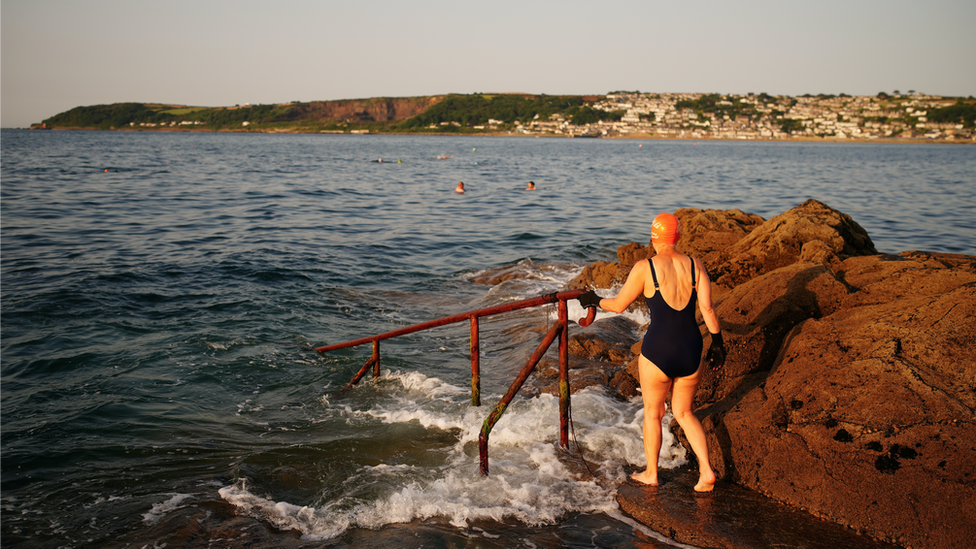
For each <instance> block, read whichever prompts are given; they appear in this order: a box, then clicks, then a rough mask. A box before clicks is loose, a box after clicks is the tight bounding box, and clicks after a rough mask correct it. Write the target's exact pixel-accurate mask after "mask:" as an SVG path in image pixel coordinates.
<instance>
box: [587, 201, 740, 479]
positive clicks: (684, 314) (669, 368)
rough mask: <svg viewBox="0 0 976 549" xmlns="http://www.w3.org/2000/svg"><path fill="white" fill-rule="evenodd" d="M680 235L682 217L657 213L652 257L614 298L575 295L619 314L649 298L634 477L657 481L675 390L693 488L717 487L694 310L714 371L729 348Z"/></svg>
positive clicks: (707, 287)
mask: <svg viewBox="0 0 976 549" xmlns="http://www.w3.org/2000/svg"><path fill="white" fill-rule="evenodd" d="M680 237H681V231H680V224H679V223H678V218H676V217H675V216H673V215H671V214H668V213H662V214H661V215H659V216H657V217H656V218H654V223H653V224H652V225H651V246H652V247H653V248H654V251H655V255H654V257H652V258H651V259H644V260H641V261H638V262H637V263H636V264H635V265H634V267H633V269H632V270H631V271H630V274H629V275H628V276H627V281H626V282H624V285H623V287H622V288H620V290H619V291H618V292H617V295H616V297H612V298H607V299H602V298H600V296H598V295H597V294H596V293H595V292H594V291H593V290H590V291H589V292H587V293H585V294H583V295H581V296H580V297H579V298H578V299H579V301H580V304H581V305H583V306H584V307H599V308H601V309H604V310H607V311H612V312H615V313H622V312H623V311H624V310H625V309H627V307H628V306H629V305H630V304H631V303H632V302H633V301H634V300H636V299H638V298H640V297H643V298H644V301H645V303H646V304H647V309H648V315H649V316H650V318H651V324H650V327H648V329H647V333H646V334H645V335H644V341H643V343H642V344H641V354H640V356H639V357H638V362H637V367H638V373H639V381H640V387H641V395H642V398H643V400H644V427H643V434H644V457H645V458H646V460H647V468H646V469H645V470H643V471H641V472H639V473H634V474H632V475H631V476H630V478H632V479H633V480H635V481H637V482H640V483H642V484H649V485H651V486H657V484H658V474H657V470H658V459H659V457H660V455H661V443H662V441H661V437H662V435H661V419H662V418H663V417H664V412H665V409H666V408H665V400H666V398H667V396H668V393H671V413H672V414H673V415H674V418H675V419H676V420H677V421H678V425H680V426H681V428H682V429H683V430H684V432H685V436H686V437H687V439H688V443H689V444H690V445H691V449H692V451H693V452H694V453H695V457H696V458H698V483H697V484H695V488H694V490H695V491H696V492H710V491H711V490H712V489H713V488H714V487H715V480H716V474H715V470H714V469H712V466H711V464H710V463H709V461H708V442H707V438H706V436H705V430H704V428H703V427H702V424H701V421H699V419H698V417H697V416H695V413H694V409H693V405H694V401H695V392H696V391H697V390H698V384H699V382H700V381H701V379H702V375H703V370H704V368H703V366H702V364H701V351H702V347H703V341H702V336H701V332H700V331H699V329H698V322H697V320H696V318H695V310H696V309H697V310H698V311H699V312H700V313H701V318H702V321H704V323H705V327H706V328H707V329H708V332H709V333H710V334H711V347H710V348H709V349H708V353H707V354H706V356H705V361H706V362H707V363H708V364H709V366H711V368H712V370H717V369H719V368H721V367H722V365H723V364H724V363H725V355H726V350H725V343H724V342H723V341H722V329H721V324H720V322H719V318H718V315H717V314H716V313H715V309H714V308H713V306H712V290H711V282H710V281H709V279H708V273H706V272H705V268H704V266H703V265H702V263H701V261H699V260H697V259H693V258H691V257H688V256H686V255H684V254H681V253H679V252H678V251H677V250H676V249H675V246H676V245H677V243H678V239H679V238H680ZM648 294H649V295H648ZM673 305H674V306H673ZM675 306H676V307H675Z"/></svg>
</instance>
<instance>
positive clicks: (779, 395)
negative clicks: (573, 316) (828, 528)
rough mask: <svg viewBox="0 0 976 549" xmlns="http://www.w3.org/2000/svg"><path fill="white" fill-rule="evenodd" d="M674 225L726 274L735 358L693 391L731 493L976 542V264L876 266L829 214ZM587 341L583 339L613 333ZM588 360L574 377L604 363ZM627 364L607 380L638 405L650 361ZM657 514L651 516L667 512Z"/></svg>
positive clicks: (594, 283)
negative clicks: (739, 490) (639, 372)
mask: <svg viewBox="0 0 976 549" xmlns="http://www.w3.org/2000/svg"><path fill="white" fill-rule="evenodd" d="M675 214H676V215H677V216H678V218H679V219H681V222H682V227H683V232H684V235H685V236H684V237H683V238H682V241H681V242H680V243H679V246H678V249H679V251H683V252H684V253H688V254H691V255H695V256H696V257H699V258H700V259H702V261H703V263H704V264H705V266H706V268H707V269H708V271H709V273H710V275H711V277H712V280H713V301H714V302H715V307H716V310H717V312H718V314H719V317H720V318H721V320H722V326H723V332H724V336H725V342H726V345H727V346H728V349H729V356H728V360H727V362H726V365H725V367H724V368H723V369H722V370H720V371H718V372H710V371H709V372H706V374H705V375H704V376H703V381H702V383H701V386H700V387H699V391H698V394H697V395H696V404H697V405H698V410H697V411H698V415H699V417H701V418H702V423H703V425H704V426H705V429H706V432H707V434H708V438H709V440H708V442H709V451H710V454H711V456H710V461H711V462H712V465H713V466H714V467H715V468H716V472H718V473H719V474H720V476H721V477H722V478H723V479H724V481H726V482H733V483H736V484H738V485H740V486H744V487H747V488H750V489H752V490H755V491H756V492H759V493H762V494H766V495H768V496H770V497H771V498H773V499H775V500H778V501H780V502H783V503H787V504H789V505H791V506H794V507H796V508H801V509H805V510H806V511H808V512H809V513H811V514H813V515H815V516H817V517H821V518H824V519H828V520H831V521H833V522H836V523H839V524H842V525H846V526H849V527H851V528H854V529H856V530H858V531H861V532H865V533H868V534H870V535H872V536H875V537H877V538H880V539H885V540H890V541H894V542H896V543H899V544H903V545H907V546H912V547H932V548H946V549H948V548H953V547H963V546H968V545H970V544H971V543H972V540H973V539H974V538H976V518H974V517H976V498H974V497H973V490H974V486H976V335H974V334H976V314H974V312H976V257H972V256H963V255H950V254H930V253H925V252H904V253H902V254H899V255H886V254H878V253H877V252H876V251H875V249H874V246H873V244H872V243H871V240H870V238H868V236H867V234H866V233H865V232H864V230H863V229H862V228H861V227H860V226H858V225H857V223H855V222H854V221H853V220H852V219H851V218H850V217H849V216H847V215H845V214H842V213H840V212H837V211H836V210H833V209H831V208H829V207H828V206H826V205H824V204H822V203H819V202H816V201H808V202H806V203H804V204H802V205H800V206H798V207H797V208H794V209H792V210H790V211H788V212H785V213H784V214H782V215H779V216H776V217H775V218H773V219H770V220H769V221H765V222H763V221H762V220H761V219H759V218H756V217H755V216H750V215H747V214H743V213H742V212H739V211H714V210H709V211H701V210H679V211H677V212H675ZM646 251H647V248H646V246H642V245H639V244H630V245H627V246H623V247H621V250H620V251H618V257H620V260H621V261H620V262H619V263H601V264H595V265H591V266H590V267H588V268H587V269H585V270H584V272H583V273H582V274H581V275H580V277H578V279H577V280H576V281H574V284H573V286H574V287H593V288H609V287H612V285H613V284H614V283H619V282H620V281H622V280H623V279H625V278H626V274H627V272H628V271H629V269H630V265H632V264H633V262H635V261H637V260H640V259H642V256H643V257H646ZM596 324H599V322H598V323H595V324H594V325H596ZM588 330H590V329H587V330H583V331H582V334H581V335H578V336H576V337H579V338H584V339H585V338H597V339H599V338H601V337H602V336H601V335H600V334H599V333H598V332H593V331H588ZM705 331H706V330H705V329H704V327H703V328H702V332H703V335H704V332H705ZM704 337H705V338H706V347H707V343H708V336H707V335H705V336H704ZM639 345H640V342H639V341H638V342H636V343H635V344H634V346H633V347H631V350H630V353H629V356H630V357H636V356H637V353H639ZM578 347H579V346H578ZM581 354H582V355H583V356H580V357H579V358H576V357H574V358H573V361H574V363H578V364H580V365H582V367H583V368H590V367H593V362H592V358H593V357H592V356H589V354H585V353H581ZM612 358H613V357H610V356H608V357H607V360H605V361H604V362H602V367H603V368H604V369H605V370H608V373H607V374H606V375H605V376H604V377H605V379H607V380H609V381H608V384H609V385H610V386H612V387H613V388H614V389H616V390H617V391H618V392H619V393H620V394H621V395H623V396H632V395H633V394H635V387H634V385H635V380H634V378H635V377H636V359H631V360H630V362H629V364H628V363H626V360H619V359H617V360H610V359H612ZM625 364H626V365H625ZM574 375H575V374H574ZM584 377H593V376H584ZM672 428H673V429H675V430H677V425H676V424H673V425H672ZM679 436H680V433H679ZM686 446H687V444H686ZM718 489H721V487H719V488H717V490H718ZM625 492H626V491H622V492H621V496H619V498H624V499H626V498H627V497H631V496H627V495H626V493H625ZM632 497H643V496H640V495H639V494H637V495H632ZM619 498H618V499H619ZM629 503H633V502H622V504H621V505H622V507H624V508H625V509H626V508H639V507H641V506H640V505H636V503H635V505H629ZM655 509H656V510H646V509H645V510H644V511H641V512H642V513H644V514H647V513H651V514H653V513H655V512H661V513H667V512H669V511H668V509H667V506H661V507H656V508H655ZM672 511H673V509H672ZM674 518H675V517H674V516H670V517H667V518H666V519H665V520H663V522H662V523H666V522H668V521H671V522H672V523H673V522H674ZM645 520H653V519H651V518H649V517H645ZM700 534H701V532H698V533H697V534H696V533H695V532H694V531H692V532H691V533H689V534H687V535H688V537H686V538H685V539H684V540H682V539H679V541H687V542H690V543H693V542H694V541H693V540H694V539H696V538H695V536H696V535H699V536H700ZM697 539H701V538H700V537H699V538H697Z"/></svg>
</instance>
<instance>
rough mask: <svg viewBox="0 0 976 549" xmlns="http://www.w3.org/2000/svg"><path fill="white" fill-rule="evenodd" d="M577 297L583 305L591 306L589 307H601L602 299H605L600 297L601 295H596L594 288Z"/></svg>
mask: <svg viewBox="0 0 976 549" xmlns="http://www.w3.org/2000/svg"><path fill="white" fill-rule="evenodd" d="M576 299H578V300H579V302H580V305H582V306H583V307H586V308H589V307H599V306H600V300H601V299H603V298H602V297H600V296H598V295H596V292H594V291H593V290H590V291H588V292H586V293H585V294H583V295H581V296H579V297H577V298H576Z"/></svg>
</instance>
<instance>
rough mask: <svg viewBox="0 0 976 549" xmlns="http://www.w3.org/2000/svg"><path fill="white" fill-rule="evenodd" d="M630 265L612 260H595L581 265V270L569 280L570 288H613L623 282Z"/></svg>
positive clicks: (628, 272)
mask: <svg viewBox="0 0 976 549" xmlns="http://www.w3.org/2000/svg"><path fill="white" fill-rule="evenodd" d="M628 274H630V267H628V266H626V265H623V264H620V263H615V262H612V261H597V262H596V263H590V264H589V265H587V266H586V267H583V271H582V272H581V273H580V274H578V275H576V278H574V279H573V280H571V281H570V282H569V288H570V289H576V288H582V289H587V290H592V289H595V288H613V287H616V286H619V285H621V284H623V283H624V282H625V281H626V280H627V275H628Z"/></svg>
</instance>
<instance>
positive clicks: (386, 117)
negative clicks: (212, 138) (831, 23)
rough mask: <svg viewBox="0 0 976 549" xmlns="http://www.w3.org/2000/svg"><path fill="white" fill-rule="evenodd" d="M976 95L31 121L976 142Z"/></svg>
mask: <svg viewBox="0 0 976 549" xmlns="http://www.w3.org/2000/svg"><path fill="white" fill-rule="evenodd" d="M974 118H976V99H973V98H972V97H969V98H958V97H941V96H935V95H927V94H922V93H916V92H914V91H910V92H908V93H907V94H901V93H900V92H898V91H895V92H893V93H891V94H887V93H884V92H882V93H879V94H877V95H873V96H850V95H846V94H840V95H823V94H821V95H816V96H814V95H809V94H808V95H802V96H797V97H791V96H782V95H780V96H774V95H769V94H766V93H760V94H753V93H750V94H743V95H736V94H718V93H640V92H612V93H608V94H605V95H589V96H546V95H532V94H472V95H458V94H448V95H442V96H424V97H407V98H373V99H358V100H338V101H313V102H298V101H295V102H289V103H278V104H271V105H251V104H248V103H245V104H244V105H235V106H233V107H191V106H186V105H167V104H137V103H124V104H115V105H95V106H89V107H78V108H75V109H72V110H71V111H68V112H65V113H61V114H59V115H57V116H54V117H51V118H49V119H47V120H45V121H44V122H43V123H41V124H35V125H33V126H32V129H103V130H116V129H118V130H130V131H131V130H135V131H146V130H149V131H153V130H156V131H160V130H162V131H230V132H255V133H335V134H343V133H345V134H369V133H410V134H466V135H486V134H487V135H529V136H537V137H538V136H552V137H599V138H643V139H650V138H660V139H721V140H754V141H758V140H776V141H784V140H785V141H788V140H806V141H817V140H819V141H871V140H881V141H913V142H941V143H976V124H974Z"/></svg>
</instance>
